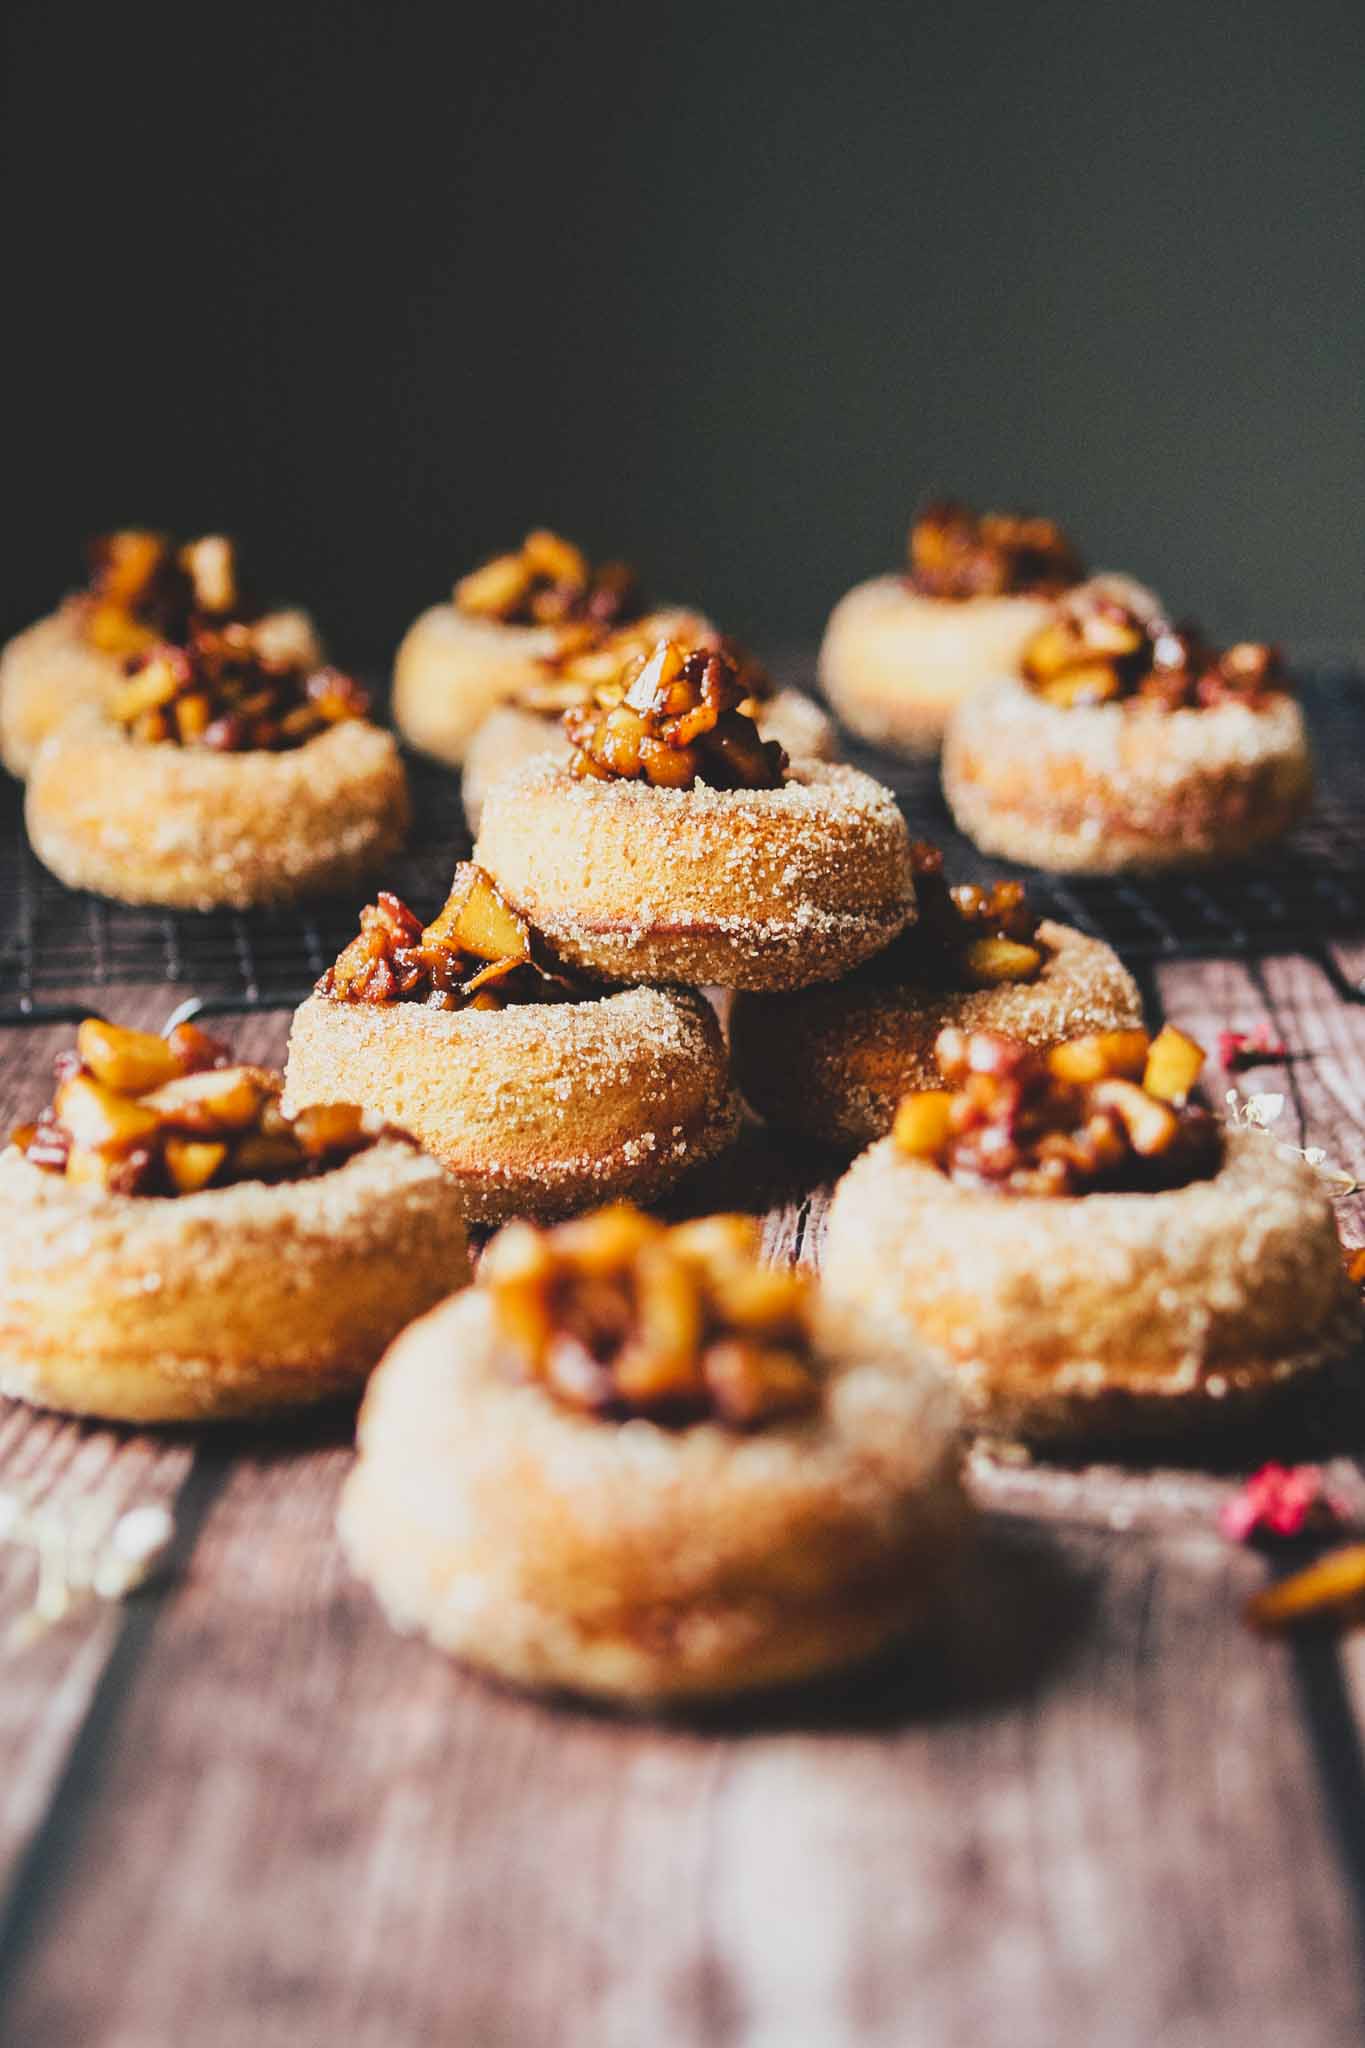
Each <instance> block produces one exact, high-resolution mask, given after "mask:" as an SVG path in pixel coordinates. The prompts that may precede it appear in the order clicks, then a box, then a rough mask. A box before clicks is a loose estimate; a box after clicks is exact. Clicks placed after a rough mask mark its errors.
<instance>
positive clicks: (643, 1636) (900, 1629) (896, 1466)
mask: <svg viewBox="0 0 1365 2048" xmlns="http://www.w3.org/2000/svg"><path fill="white" fill-rule="evenodd" d="M830 1371H831V1384H830V1385H829V1389H828V1392H827V1396H826V1400H825V1403H824V1404H823V1410H822V1412H821V1413H820V1414H819V1415H818V1416H816V1417H814V1418H804V1419H803V1420H801V1421H799V1422H797V1421H791V1422H788V1423H786V1424H776V1425H774V1426H772V1427H770V1428H767V1429H764V1430H762V1431H761V1432H759V1433H758V1434H757V1435H755V1436H753V1437H748V1438H746V1437H742V1436H737V1435H735V1434H734V1433H732V1432H731V1431H729V1430H727V1429H725V1428H724V1427H721V1426H717V1425H715V1424H709V1423H701V1424H697V1425H696V1426H694V1427H692V1428H690V1429H682V1430H671V1429H666V1428H661V1427H659V1426H658V1425H657V1424H655V1423H653V1422H648V1421H644V1420H640V1419H636V1420H633V1421H631V1422H627V1423H624V1424H621V1423H610V1422H602V1421H599V1420H598V1419H596V1418H590V1417H584V1416H582V1415H579V1414H576V1413H574V1412H573V1411H571V1410H568V1409H565V1408H563V1407H561V1406H560V1405H559V1404H558V1403H557V1402H556V1401H555V1399H554V1397H553V1396H552V1395H547V1394H546V1393H545V1391H544V1390H543V1389H542V1388H540V1387H538V1386H535V1385H528V1384H520V1383H518V1382H517V1380H516V1379H515V1378H513V1377H512V1376H511V1375H510V1374H509V1372H508V1370H507V1362H506V1358H505V1354H504V1348H503V1346H502V1344H501V1343H500V1342H499V1339H498V1337H497V1334H496V1332H495V1329H494V1325H493V1317H492V1309H491V1303H490V1301H489V1297H488V1295H487V1294H486V1293H485V1292H484V1291H483V1290H482V1289H480V1288H473V1289H471V1290H470V1291H469V1292H468V1293H467V1294H465V1295H463V1296H461V1297H460V1298H459V1299H458V1300H456V1301H453V1302H447V1303H444V1304H443V1305H442V1306H441V1307H440V1308H438V1309H436V1310H435V1311H434V1312H433V1313H432V1314H431V1315H429V1316H424V1317H423V1319H422V1320H421V1322H419V1323H416V1324H414V1326H413V1327H412V1328H411V1329H410V1330H408V1331H406V1332H405V1333H404V1335H403V1336H402V1337H401V1338H400V1339H399V1341H398V1342H397V1343H396V1344H395V1345H394V1346H393V1348H392V1350H391V1351H390V1352H389V1354H388V1356H387V1357H386V1358H385V1360H384V1362H383V1365H382V1366H381V1368H380V1370H379V1372H378V1373H377V1374H376V1376H375V1379H374V1382H373V1385H372V1387H371V1389H370V1392H369V1394H368V1395H367V1397H366V1401H365V1405H364V1409H363V1412H362V1415H361V1421H360V1455H359V1459H358V1462H357V1464H356V1466H355V1469H354V1470H353V1472H352V1474H351V1477H350V1479H349V1480H348V1481H347V1484H346V1490H345V1493H344V1495H343V1497H342V1504H341V1514H340V1523H339V1527H340V1534H341V1540H342V1543H343V1545H344V1547H345V1549H346V1552H347V1554H348V1556H349V1558H350V1561H351V1564H352V1566H353V1568H354V1569H355V1570H356V1571H357V1572H358V1573H359V1574H360V1576H361V1577H362V1578H364V1579H366V1580H367V1581H368V1582H369V1584H370V1586H371V1587H372V1589H373V1590H374V1591H375V1592H376V1593H377V1595H378V1597H379V1599H380V1601H381V1603H382V1604H383V1606H384V1608H385V1610H386V1611H387V1613H388V1615H389V1618H390V1620H391V1621H392V1622H393V1623H394V1625H395V1626H396V1627H397V1628H400V1629H404V1630H417V1631H420V1632H421V1633H422V1634H424V1635H426V1636H428V1637H429V1638H430V1639H431V1640H432V1641H433V1642H435V1643H436V1644H437V1645H438V1646H439V1647H440V1648H441V1649H443V1650H447V1651H450V1652H452V1653H454V1654H455V1655H458V1656H460V1657H463V1658H466V1659H468V1661H469V1662H470V1663H473V1664H476V1665H479V1666H481V1667H482V1668H483V1669H484V1670H485V1671H489V1672H492V1673H493V1674H495V1675H496V1676H497V1677H499V1678H502V1679H505V1680H510V1681H511V1682H512V1683H514V1684H516V1685H523V1686H534V1687H541V1688H552V1689H555V1690H568V1691H571V1692H574V1693H580V1694H586V1695H589V1696H593V1697H596V1698H599V1699H606V1700H612V1701H615V1702H617V1703H621V1704H625V1705H630V1706H634V1707H646V1706H659V1705H666V1704H668V1703H670V1702H673V1703H682V1702H685V1701H688V1700H699V1699H704V1698H709V1697H718V1696H724V1695H726V1694H734V1693H739V1692H742V1691H745V1690H748V1689H751V1688H753V1687H759V1686H770V1685H776V1684H782V1683H787V1682H791V1681H794V1680H798V1679H803V1678H807V1677H810V1676H812V1675H813V1674H815V1673H817V1672H823V1671H829V1670H833V1669H835V1668H837V1667H839V1666H842V1665H847V1664H851V1663H855V1662H857V1661H859V1660H860V1659H862V1658H865V1657H867V1656H869V1655H871V1654H873V1653H874V1652H876V1651H877V1650H879V1649H881V1648H882V1647H883V1646H884V1645H886V1644H887V1643H888V1642H889V1641H891V1640H892V1639H894V1638H896V1637H899V1636H901V1635H903V1634H904V1633H906V1632H907V1631H908V1630H910V1629H911V1628H913V1627H914V1626H915V1625H917V1624H918V1623H919V1622H921V1621H922V1620H923V1619H924V1618H925V1617H926V1616H927V1615H928V1614H929V1613H930V1612H932V1611H933V1609H934V1608H935V1607H936V1606H937V1604H938V1602H939V1599H940V1597H941V1584H942V1579H943V1577H944V1574H945V1571H946V1570H947V1569H949V1568H950V1567H951V1566H952V1565H953V1564H954V1563H955V1562H956V1559H957V1556H958V1553H959V1550H960V1546H961V1541H962V1537H963V1533H964V1527H965V1507H964V1502H963V1496H962V1492H961V1487H960V1483H959V1478H958V1452H957V1449H956V1445H955V1441H954V1427H953V1418H954V1414H955V1404H954V1402H953V1398H952V1394H951V1390H949V1389H948V1388H946V1387H945V1385H944V1384H943V1382H942V1380H941V1378H940V1376H939V1375H938V1373H937V1372H935V1371H934V1370H932V1369H931V1368H925V1369H922V1370H919V1371H914V1372H907V1371H906V1370H905V1369H904V1367H903V1366H892V1367H889V1368H888V1367H887V1366H886V1365H885V1364H883V1363H882V1362H880V1361H869V1362H857V1363H853V1362H848V1361H847V1359H846V1358H843V1359H840V1358H838V1357H837V1356H835V1357H831V1362H830Z"/></svg>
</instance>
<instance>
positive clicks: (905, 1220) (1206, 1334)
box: [823, 1029, 1361, 1442]
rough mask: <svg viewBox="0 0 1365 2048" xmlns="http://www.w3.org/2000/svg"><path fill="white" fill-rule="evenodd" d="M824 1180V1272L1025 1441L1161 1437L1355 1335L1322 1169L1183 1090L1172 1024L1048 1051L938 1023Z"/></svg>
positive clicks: (1258, 1400)
mask: <svg viewBox="0 0 1365 2048" xmlns="http://www.w3.org/2000/svg"><path fill="white" fill-rule="evenodd" d="M938 1060H939V1065H940V1068H941V1069H942V1070H943V1072H944V1073H945V1074H946V1075H947V1076H948V1080H949V1086H948V1088H946V1089H937V1090H928V1091H924V1092H921V1093H918V1094H913V1095H907V1096H906V1098H905V1100H904V1102H903V1103H902V1105H901V1108H900V1110H899V1112H898V1113H897V1118H896V1124H895V1128H894V1130H893V1132H892V1135H891V1136H890V1137H889V1138H884V1139H882V1140H881V1142H880V1143H878V1144H876V1145H873V1146H872V1147H871V1149H870V1150H869V1151H867V1152H865V1153H863V1155H862V1157H861V1158H860V1159H858V1160H855V1162H854V1164H853V1166H852V1167H851V1168H850V1169H849V1171H848V1173H847V1174H846V1175H845V1176H844V1178H843V1180H842V1181H841V1182H840V1183H839V1186H838V1188H837V1189H836V1190H835V1195H834V1201H833V1203H832V1205H831V1209H830V1216H829V1228H828V1234H827V1237H826V1242H825V1253H824V1263H823V1272H824V1276H825V1280H826V1284H827V1286H828V1287H829V1289H830V1291H831V1293H832V1294H833V1295H834V1296H835V1297H836V1298H837V1299H839V1300H842V1301H845V1302H847V1303H849V1304H854V1303H856V1304H859V1305H860V1307H861V1309H862V1311H863V1312H864V1313H866V1314H867V1315H868V1316H869V1317H871V1318H872V1319H873V1321H874V1322H875V1323H876V1325H877V1326H878V1327H879V1328H880V1329H882V1330H883V1331H884V1332H886V1331H889V1330H890V1329H892V1328H894V1327H899V1328H902V1329H904V1330H905V1331H907V1332H909V1333H910V1334H911V1336H912V1337H913V1339H914V1340H915V1341H916V1342H919V1343H927V1344H931V1345H934V1346H937V1347H938V1349H939V1350H940V1351H941V1352H942V1353H944V1354H945V1355H946V1357H947V1359H948V1360H949V1362H950V1364H951V1366H952V1368H953V1371H954V1373H955V1376H956V1378H957V1381H958V1383H959V1385H960V1387H961V1389H962V1392H963V1395H964V1398H965V1401H966V1404H967V1409H968V1413H969V1415H970V1417H971V1418H972V1420H973V1421H974V1422H976V1424H977V1425H978V1426H979V1427H981V1428H983V1429H985V1430H988V1431H992V1432H997V1433H1000V1434H1004V1435H1014V1436H1020V1437H1024V1438H1030V1439H1035V1440H1038V1441H1040V1442H1041V1441H1049V1440H1050V1441H1063V1440H1066V1439H1075V1440H1081V1439H1086V1440H1094V1441H1115V1442H1122V1441H1124V1440H1126V1439H1137V1438H1155V1437H1169V1436H1174V1435H1177V1434H1179V1433H1181V1432H1185V1431H1199V1430H1212V1429H1217V1428H1220V1427H1224V1426H1228V1427H1230V1426H1232V1425H1234V1424H1235V1423H1237V1422H1239V1421H1241V1420H1242V1419H1244V1418H1247V1417H1251V1416H1253V1415H1255V1414H1256V1413H1257V1412H1258V1411H1260V1410H1262V1409H1268V1408H1270V1407H1271V1406H1272V1405H1278V1404H1279V1403H1280V1402H1281V1400H1288V1399H1292V1398H1294V1397H1296V1396H1297V1394H1298V1393H1299V1390H1300V1388H1301V1386H1303V1385H1304V1384H1305V1383H1306V1382H1308V1381H1310V1380H1311V1379H1312V1378H1313V1377H1315V1376H1316V1375H1318V1374H1320V1373H1323V1372H1325V1371H1326V1370H1327V1369H1329V1368H1335V1367H1337V1366H1339V1365H1340V1364H1341V1362H1342V1361H1343V1360H1344V1359H1345V1357H1346V1356H1347V1355H1348V1354H1349V1352H1350V1350H1351V1348H1352V1346H1353V1345H1354V1344H1355V1343H1356V1342H1357V1340H1358V1338H1359V1334H1360V1321H1361V1318H1360V1307H1359V1302H1358V1300H1357V1299H1356V1296H1355V1293H1354V1290H1353V1289H1352V1288H1351V1286H1350V1284H1349V1282H1348V1281H1347V1279H1346V1276H1345V1273H1344V1270H1343V1266H1342V1260H1341V1253H1340V1247H1339V1245H1338V1241H1337V1233H1336V1224H1335V1220H1334V1218H1333V1215H1332V1210H1331V1205H1330V1202H1329V1200H1328V1197H1327V1195H1326V1192H1325V1190H1324V1188H1323V1184H1322V1182H1321V1180H1320V1179H1319V1178H1318V1176H1317V1175H1316V1174H1315V1173H1314V1171H1313V1169H1312V1168H1311V1167H1310V1166H1309V1165H1308V1164H1307V1163H1306V1161H1305V1160H1303V1159H1302V1158H1300V1157H1299V1156H1298V1155H1296V1154H1294V1153H1286V1152H1284V1151H1281V1149H1280V1148H1279V1147H1278V1146H1276V1145H1275V1144H1274V1143H1273V1142H1272V1141H1271V1140H1270V1139H1268V1138H1267V1137H1265V1135H1264V1134H1263V1133H1261V1132H1257V1131H1253V1130H1250V1129H1245V1128H1242V1129H1238V1128H1229V1129H1223V1128H1222V1127H1220V1126H1219V1125H1218V1124H1217V1123H1216V1122H1215V1121H1214V1119H1213V1118H1212V1117H1210V1116H1209V1115H1208V1114H1207V1113H1206V1112H1204V1111H1200V1110H1196V1109H1191V1108H1190V1107H1189V1106H1188V1105H1187V1104H1186V1103H1185V1101H1184V1098H1185V1096H1186V1094H1187V1092H1188V1090H1189V1089H1190V1087H1191V1086H1192V1085H1193V1083H1194V1080H1195V1078H1196V1076H1197V1074H1198V1072H1199V1068H1200V1065H1201V1063H1202V1060H1203V1054H1202V1053H1201V1051H1200V1049H1199V1047H1198V1046H1196V1045H1194V1044H1193V1043H1192V1041H1191V1040H1189V1039H1187V1038H1185V1037H1183V1035H1182V1034H1180V1033H1179V1032H1175V1031H1171V1030H1170V1029H1167V1030H1166V1031H1164V1032H1162V1034H1161V1036H1160V1037H1159V1038H1158V1039H1157V1040H1156V1041H1155V1043H1153V1044H1152V1045H1151V1046H1150V1048H1148V1047H1147V1046H1146V1043H1145V1040H1144V1039H1143V1037H1142V1035H1141V1034H1137V1035H1136V1036H1135V1035H1134V1034H1132V1033H1129V1032H1121V1033H1117V1034H1113V1035H1112V1036H1109V1037H1106V1036H1098V1037H1094V1038H1088V1039H1077V1040H1073V1041H1071V1042H1070V1043H1068V1044H1066V1045H1062V1046H1058V1047H1055V1048H1054V1049H1053V1051H1052V1052H1051V1053H1050V1054H1048V1055H1042V1054H1039V1053H1036V1052H1033V1051H1031V1050H1030V1049H1028V1048H1026V1047H1024V1046H1021V1045H1018V1044H1017V1043H1015V1042H1013V1041H1012V1040H1010V1039H1007V1038H1003V1037H999V1036H995V1035H992V1034H980V1035H977V1036H973V1037H967V1036H966V1035H965V1034H963V1033H961V1032H955V1031H945V1033H944V1034H943V1037H942V1039H941V1040H940V1042H939V1047H938Z"/></svg>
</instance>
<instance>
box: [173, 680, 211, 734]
mask: <svg viewBox="0 0 1365 2048" xmlns="http://www.w3.org/2000/svg"><path fill="white" fill-rule="evenodd" d="M212 724H213V707H212V705H211V704H210V703H209V700H208V698H207V697H206V696H205V695H204V693H203V691H202V690H192V691H191V692H190V694H189V695H188V696H187V697H181V698H179V699H178V700H177V702H176V705H175V725H176V731H177V732H178V733H179V735H180V744H181V746H183V747H192V746H193V745H194V743H195V741H196V740H198V739H202V738H203V736H204V734H205V733H206V732H207V731H208V729H209V727H210V726H211V725H212Z"/></svg>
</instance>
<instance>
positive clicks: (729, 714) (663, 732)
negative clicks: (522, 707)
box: [564, 640, 787, 789]
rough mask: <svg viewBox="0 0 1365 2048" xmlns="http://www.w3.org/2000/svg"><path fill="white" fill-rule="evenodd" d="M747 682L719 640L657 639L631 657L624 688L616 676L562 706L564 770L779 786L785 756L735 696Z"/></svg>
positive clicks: (680, 782)
mask: <svg viewBox="0 0 1365 2048" xmlns="http://www.w3.org/2000/svg"><path fill="white" fill-rule="evenodd" d="M746 696H747V689H746V684H745V681H744V678H743V676H742V675H741V673H740V671H739V670H737V669H736V668H735V667H734V665H733V663H732V662H731V661H730V660H729V658H728V657H727V656H726V655H725V654H723V653H720V652H717V651H716V650H715V649H712V648H707V647H689V646H684V645H682V644H680V643H679V642H678V641H676V640H660V641H659V642H658V644H657V645H656V646H655V647H654V649H653V651H652V652H651V653H650V654H649V655H647V656H646V657H645V658H644V660H643V661H639V660H637V661H635V662H633V663H632V665H631V673H630V675H629V678H628V680H627V681H626V685H625V689H624V693H620V692H619V690H618V683H617V682H616V681H613V682H612V683H610V684H608V685H606V686H605V688H603V689H602V690H600V691H594V693H593V700H592V702H591V703H589V704H586V705H581V706H575V707H572V708H571V709H570V710H568V711H566V712H565V714H564V730H565V732H566V733H567V734H568V736H569V738H570V740H571V741H572V742H573V748H574V752H573V757H572V759H571V761H570V764H569V766H570V770H571V772H572V773H573V774H574V775H578V776H584V777H593V778H595V779H596V780H597V781H599V782H610V781H613V780H617V779H619V780H623V781H628V782H648V783H651V784H652V785H653V786H654V787H655V788H656V789H691V788H692V787H693V785H694V784H695V783H698V782H704V783H707V784H709V785H710V787H711V788H712V789H776V788H778V787H779V785H780V784H781V782H782V778H783V775H784V773H785V771H786V766H787V757H786V755H785V754H784V753H783V751H782V749H781V747H780V746H779V745H778V744H777V742H776V740H762V739H760V738H759V734H758V727H757V726H756V725H755V724H754V722H753V719H752V718H749V717H747V716H746V715H745V713H744V712H743V711H742V710H741V708H740V707H741V705H742V704H743V703H744V702H745V701H746Z"/></svg>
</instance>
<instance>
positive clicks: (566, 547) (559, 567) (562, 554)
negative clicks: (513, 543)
mask: <svg viewBox="0 0 1365 2048" xmlns="http://www.w3.org/2000/svg"><path fill="white" fill-rule="evenodd" d="M521 559H522V561H523V562H524V563H525V565H526V567H527V568H528V569H529V570H530V571H531V573H532V575H533V576H543V577H544V578H545V580H546V581H547V582H548V583H568V584H572V585H574V586H575V587H577V588H579V589H585V588H586V587H587V583H588V578H589V575H590V573H591V572H590V570H589V568H588V562H587V557H586V556H585V555H584V553H583V551H582V549H581V548H576V547H575V546H574V544H573V542H572V541H570V540H563V539H561V537H560V536H559V534H557V533H550V532H548V531H547V530H546V529H545V528H544V527H538V528H537V529H536V531H535V532H534V533H528V534H527V536H526V538H525V540H524V541H523V542H522V545H521Z"/></svg>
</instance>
